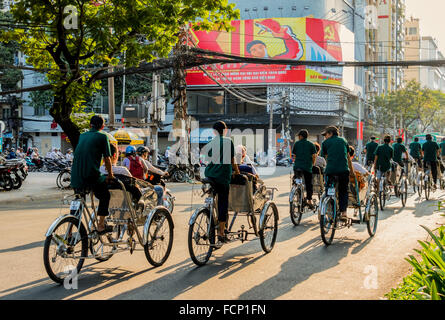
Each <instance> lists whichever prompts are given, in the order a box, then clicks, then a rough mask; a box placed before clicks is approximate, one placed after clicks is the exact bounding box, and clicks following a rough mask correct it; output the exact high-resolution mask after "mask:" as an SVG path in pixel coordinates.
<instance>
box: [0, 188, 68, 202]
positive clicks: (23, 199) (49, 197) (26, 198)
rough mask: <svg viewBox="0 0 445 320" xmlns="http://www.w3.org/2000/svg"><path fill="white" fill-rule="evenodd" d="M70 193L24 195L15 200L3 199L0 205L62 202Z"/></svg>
mask: <svg viewBox="0 0 445 320" xmlns="http://www.w3.org/2000/svg"><path fill="white" fill-rule="evenodd" d="M70 194H72V192H66V191H58V192H56V193H54V192H53V193H47V194H40V195H37V196H32V195H24V196H23V197H19V198H15V199H5V200H0V205H2V204H3V205H4V204H13V203H18V202H19V203H29V202H33V201H42V200H47V201H51V200H58V199H60V200H62V199H63V197H64V196H66V195H70Z"/></svg>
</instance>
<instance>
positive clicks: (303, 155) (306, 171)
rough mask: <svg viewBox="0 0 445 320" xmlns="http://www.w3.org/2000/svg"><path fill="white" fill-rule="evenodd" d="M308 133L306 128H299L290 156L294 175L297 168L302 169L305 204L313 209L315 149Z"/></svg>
mask: <svg viewBox="0 0 445 320" xmlns="http://www.w3.org/2000/svg"><path fill="white" fill-rule="evenodd" d="M308 135H309V132H308V131H307V130H306V129H303V130H300V132H299V133H298V139H299V141H297V142H295V144H294V147H293V148H292V156H293V158H294V175H297V171H298V170H301V171H303V175H304V182H305V185H306V193H307V196H306V204H307V206H308V207H309V208H310V209H314V204H313V203H312V194H313V185H312V167H313V166H314V164H315V160H316V158H317V150H316V149H315V145H314V144H313V143H312V142H310V141H308V140H307V137H308Z"/></svg>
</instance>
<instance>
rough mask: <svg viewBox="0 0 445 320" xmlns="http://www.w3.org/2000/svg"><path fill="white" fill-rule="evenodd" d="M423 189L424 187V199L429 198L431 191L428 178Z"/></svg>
mask: <svg viewBox="0 0 445 320" xmlns="http://www.w3.org/2000/svg"><path fill="white" fill-rule="evenodd" d="M424 189H425V199H426V200H429V199H430V193H431V183H430V181H429V180H427V181H426V182H425V186H424Z"/></svg>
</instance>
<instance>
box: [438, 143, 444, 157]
mask: <svg viewBox="0 0 445 320" xmlns="http://www.w3.org/2000/svg"><path fill="white" fill-rule="evenodd" d="M439 147H440V148H441V149H442V152H441V153H440V155H442V156H445V141H444V142H442V143H441V144H439Z"/></svg>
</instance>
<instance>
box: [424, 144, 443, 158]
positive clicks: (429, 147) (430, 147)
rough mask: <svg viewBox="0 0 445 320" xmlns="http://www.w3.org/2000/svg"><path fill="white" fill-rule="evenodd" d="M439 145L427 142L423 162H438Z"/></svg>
mask: <svg viewBox="0 0 445 320" xmlns="http://www.w3.org/2000/svg"><path fill="white" fill-rule="evenodd" d="M439 149H440V148H439V145H438V144H437V142H434V141H427V142H425V143H424V144H423V146H422V150H423V161H437V150H439Z"/></svg>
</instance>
